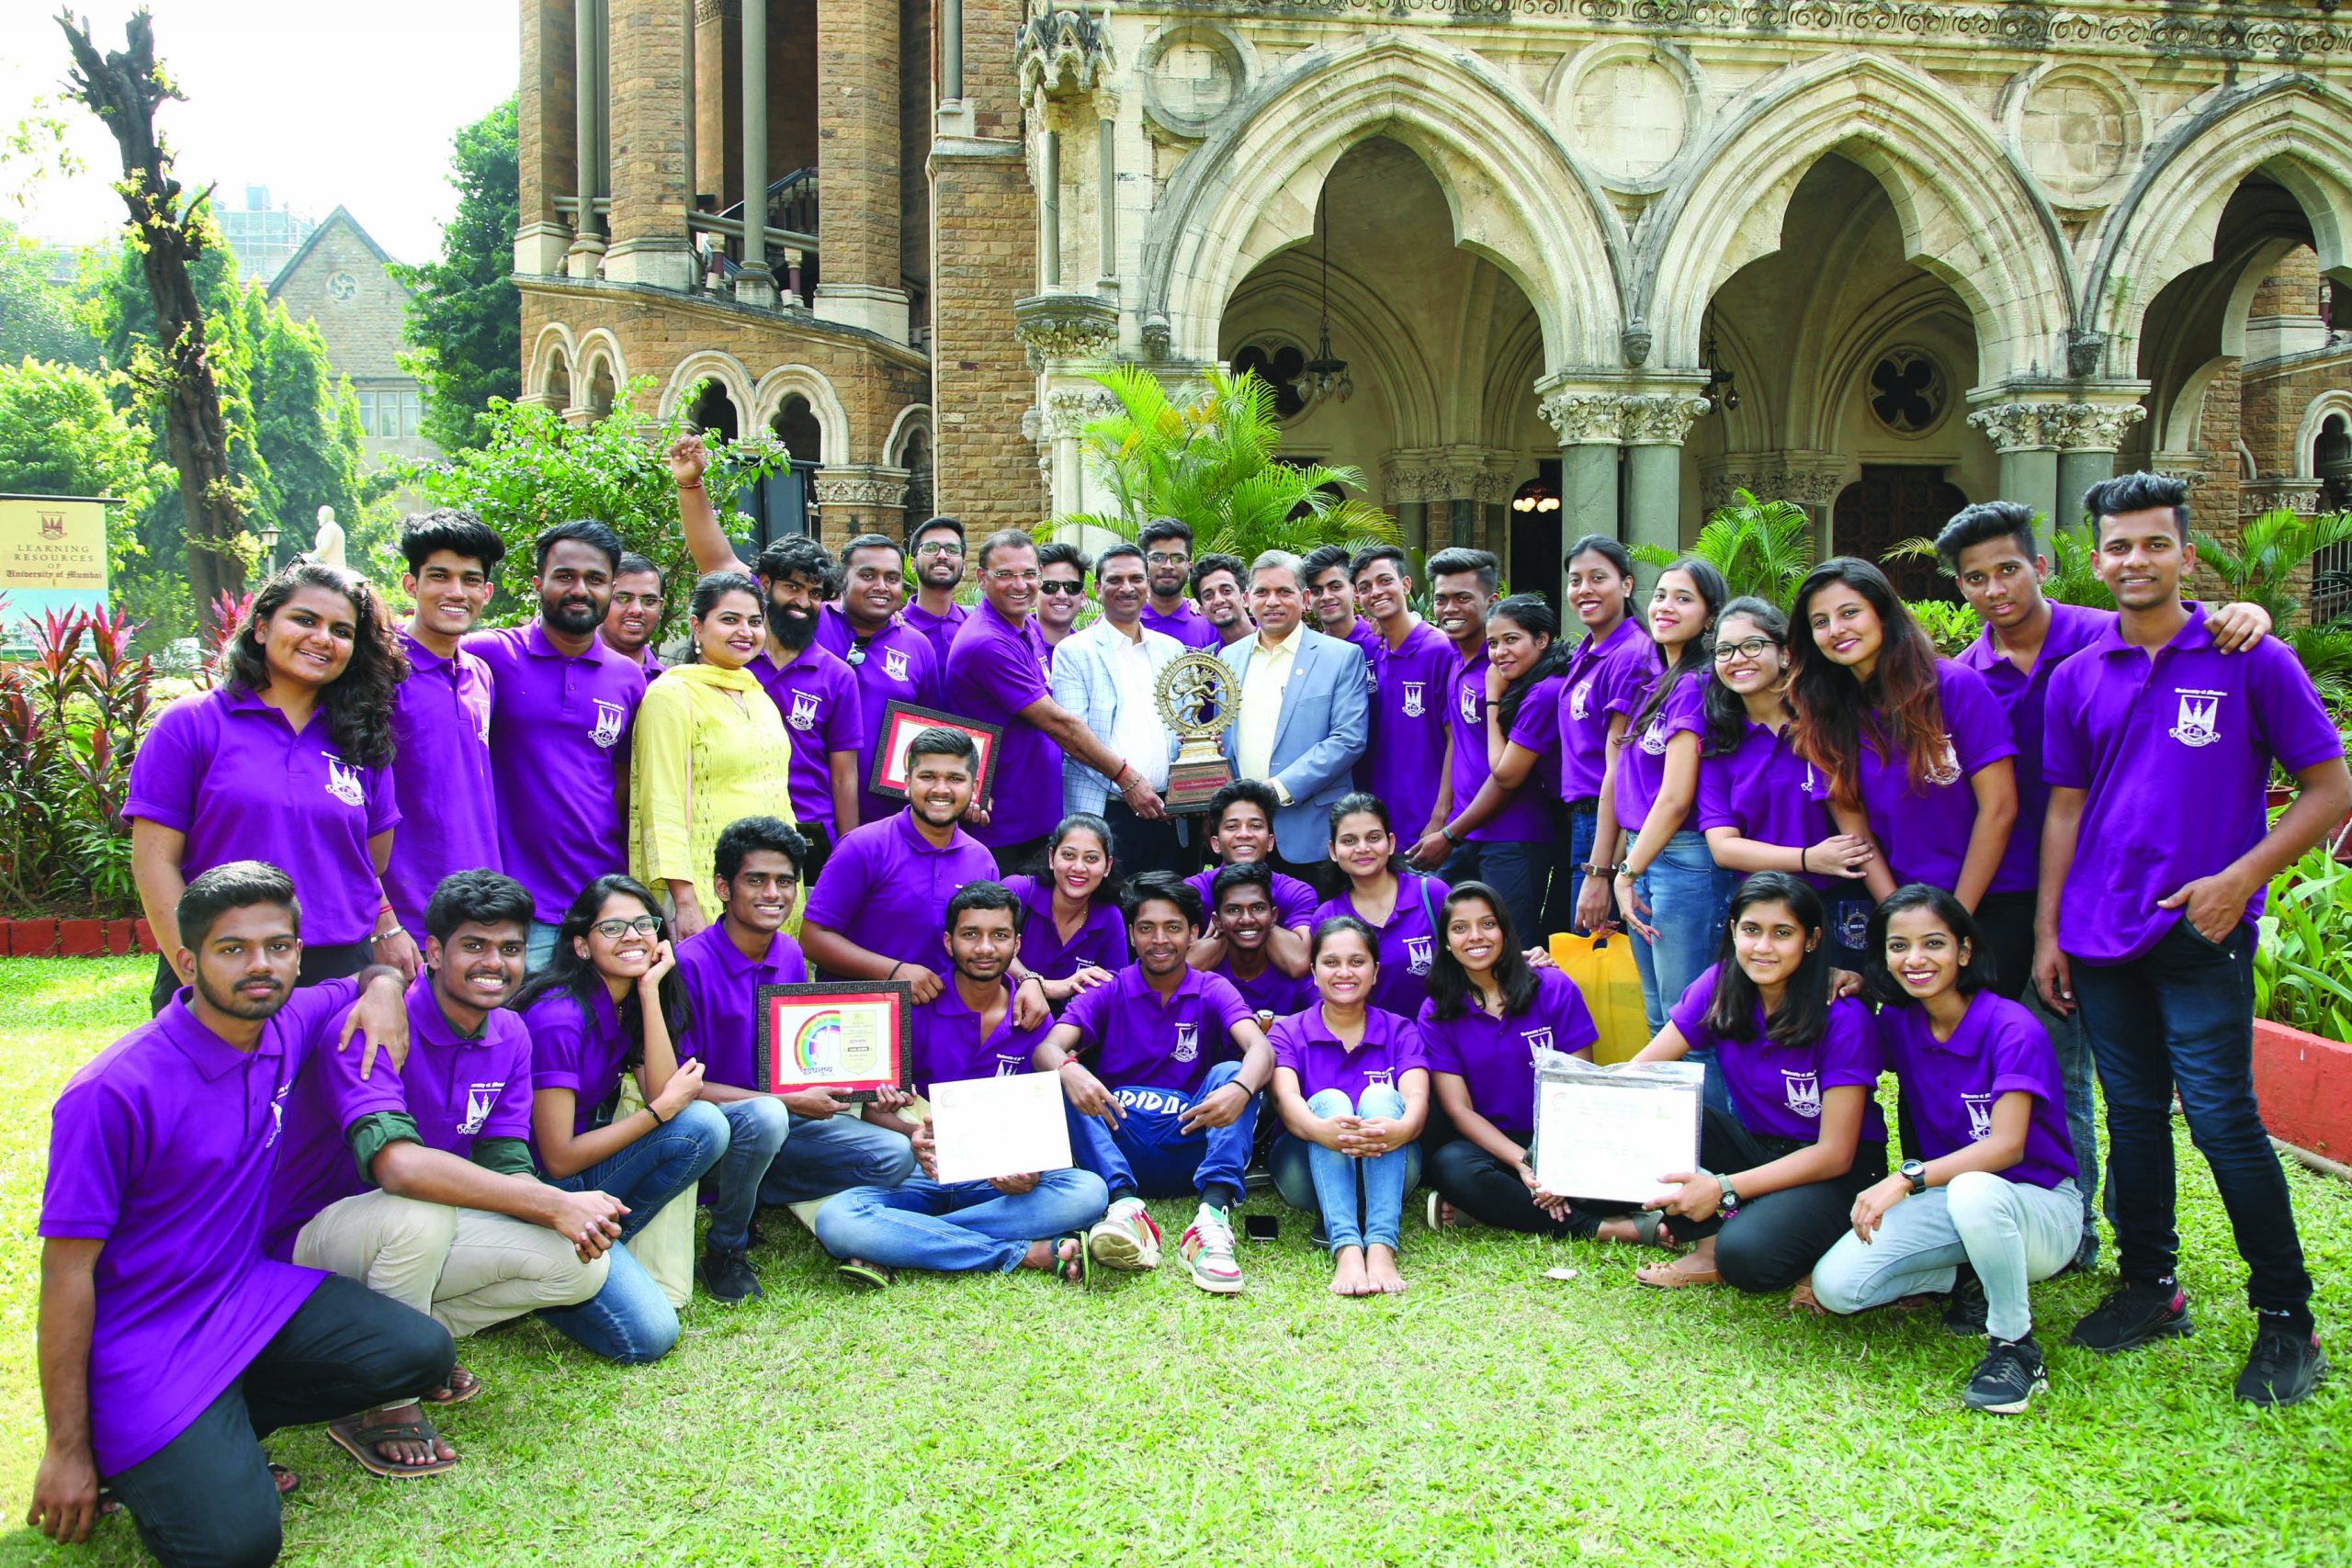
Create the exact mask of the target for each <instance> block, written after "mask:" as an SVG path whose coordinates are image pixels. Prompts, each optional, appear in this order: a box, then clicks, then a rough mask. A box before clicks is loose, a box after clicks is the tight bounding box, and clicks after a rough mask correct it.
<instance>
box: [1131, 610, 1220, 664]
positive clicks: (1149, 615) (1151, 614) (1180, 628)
mask: <svg viewBox="0 0 2352 1568" xmlns="http://www.w3.org/2000/svg"><path fill="white" fill-rule="evenodd" d="M1143 625H1144V629H1145V630H1146V631H1155V632H1166V633H1167V634H1168V635H1169V636H1170V637H1174V638H1175V639H1176V640H1177V641H1178V642H1181V643H1182V644H1183V645H1184V646H1185V647H1186V648H1197V649H1203V650H1204V651H1206V652H1209V653H1215V652H1216V650H1217V649H1218V648H1219V647H1221V646H1222V642H1221V640H1220V639H1219V638H1218V637H1217V635H1216V627H1215V626H1211V625H1209V617H1208V613H1207V612H1206V611H1204V610H1203V609H1202V608H1201V607H1200V606H1199V605H1198V604H1193V602H1192V601H1191V600H1190V599H1179V600H1178V601H1176V613H1175V614H1174V615H1161V614H1160V613H1159V611H1157V610H1155V609H1153V608H1152V607H1151V601H1150V600H1149V599H1148V598H1147V599H1145V600H1144V602H1143Z"/></svg>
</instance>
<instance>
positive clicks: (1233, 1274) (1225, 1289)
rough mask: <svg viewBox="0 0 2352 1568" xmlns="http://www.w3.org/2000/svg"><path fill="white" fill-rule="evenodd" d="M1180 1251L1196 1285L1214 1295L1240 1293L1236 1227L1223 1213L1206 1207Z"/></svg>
mask: <svg viewBox="0 0 2352 1568" xmlns="http://www.w3.org/2000/svg"><path fill="white" fill-rule="evenodd" d="M1176 1250H1177V1251H1178V1252H1180V1253H1182V1255H1183V1258H1184V1267H1185V1268H1186V1269H1188V1270H1189V1271H1190V1272H1191V1274H1192V1276H1193V1284H1195V1285H1198V1286H1199V1287H1200V1288H1201V1289H1202V1290H1204V1291H1206V1292H1209V1293H1210V1294H1211V1295H1216V1296H1231V1295H1238V1294H1239V1293H1240V1292H1241V1265H1240V1264H1239V1263H1238V1262H1236V1261H1234V1257H1233V1224H1232V1222H1231V1221H1229V1220H1227V1218H1226V1217H1225V1211H1224V1210H1223V1209H1219V1208H1215V1207H1213V1206H1211V1205H1209V1204H1207V1203H1204V1204H1202V1205H1201V1207H1200V1212H1199V1213H1195V1214H1194V1215H1193V1223H1192V1224H1190V1225H1189V1226H1187V1227H1186V1228H1185V1231H1184V1236H1183V1239H1182V1241H1180V1242H1178V1243H1177V1244H1176Z"/></svg>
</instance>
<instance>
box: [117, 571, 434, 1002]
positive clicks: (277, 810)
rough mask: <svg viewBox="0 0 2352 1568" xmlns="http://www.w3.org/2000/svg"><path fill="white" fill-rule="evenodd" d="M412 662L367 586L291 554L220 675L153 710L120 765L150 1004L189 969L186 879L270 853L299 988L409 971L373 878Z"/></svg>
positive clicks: (392, 812)
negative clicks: (150, 961)
mask: <svg viewBox="0 0 2352 1568" xmlns="http://www.w3.org/2000/svg"><path fill="white" fill-rule="evenodd" d="M407 673H408V661H407V660H405V659H403V658H402V657H401V653H400V650H399V649H398V647H397V646H396V645H395V643H394V642H393V639H392V621H391V616H390V614H388V613H387V612H386V610H385V608H384V602H383V600H382V599H380V598H379V597H378V596H377V593H376V590H375V589H374V588H373V587H371V586H369V584H368V580H367V579H365V578H363V577H360V576H357V575H356V574H355V573H352V572H348V571H345V570H343V569H342V568H341V567H335V566H329V565H327V564H326V563H324V562H322V561H297V562H295V563H294V564H293V565H291V566H288V567H287V568H285V569H284V570H281V571H279V572H278V573H277V575H276V576H275V577H272V578H271V579H270V580H269V581H267V582H266V583H264V584H263V585H262V589H261V592H259V593H257V594H255V595H254V602H253V607H252V608H251V609H249V610H247V611H246V612H245V617H244V619H243V621H242V622H241V623H239V625H238V627H237V631H236V635H235V636H234V637H232V638H231V639H230V641H229V645H228V647H227V648H226V649H224V650H223V651H222V654H221V660H220V671H219V680H220V683H219V685H218V686H217V687H215V689H213V690H212V691H209V692H198V693H196V694H193V695H190V696H186V697H183V698H181V699H180V700H179V701H177V702H175V703H174V704H172V705H171V706H169V707H167V708H165V709H164V711H163V713H162V714H160V715H159V716H157V717H156V719H155V723H154V727H153V728H151V729H150V730H149V731H148V732H147V738H146V739H145V740H144V742H142V743H141V746H140V748H139V755H138V758H137V760H136V761H133V762H132V763H131V765H130V797H129V798H128V799H127V800H126V801H124V803H123V808H122V814H123V816H124V818H127V819H128V820H129V821H130V870H131V875H132V877H133V879H134V880H135V881H136V882H137V884H138V886H139V902H140V905H141V908H144V909H145V911H146V914H147V923H148V924H149V925H150V926H151V927H153V930H154V932H155V942H156V945H157V946H158V947H159V948H161V949H162V952H163V958H162V961H161V962H160V963H159V964H157V965H156V970H155V988H154V992H153V996H152V997H151V998H150V1001H151V1004H152V1005H153V1008H154V1010H157V1011H161V1010H163V1006H164V1003H165V1002H167V1001H169V1000H170V999H171V998H172V995H173V993H174V992H175V990H176V989H178V987H181V986H182V985H185V984H187V983H188V981H189V980H190V978H191V976H190V974H189V970H188V967H187V954H185V953H182V952H181V950H180V933H179V921H178V919H177V916H176V914H175V910H176V909H177V908H178V905H179V899H180V893H181V890H182V889H183V888H185V887H186V886H187V883H188V880H189V879H190V878H191V877H194V876H196V875H198V874H199V873H202V872H205V871H209V870H210V869H211V868H212V867H214V866H216V865H220V864H224V863H227V862H230V861H238V860H260V861H267V862H268V863H271V864H273V865H277V866H278V867H280V868H281V869H283V870H284V871H285V872H286V874H288V876H290V877H292V878H293V880H294V891H295V894H296V896H297V897H299V898H300V901H301V909H302V968H301V978H300V984H302V985H305V986H309V985H315V984H316V983H318V982H319V981H321V980H329V979H334V978H336V977H338V976H345V975H356V974H357V973H358V972H359V971H360V970H361V969H364V968H366V967H367V966H368V964H369V963H371V962H379V963H385V964H397V965H398V966H399V967H400V969H401V973H402V974H404V975H407V976H412V977H413V976H414V975H415V974H416V967H417V954H416V944H415V943H414V942H413V941H411V940H410V938H409V936H408V934H407V933H406V932H405V931H402V930H401V923H400V919H399V917H398V916H396V915H395V914H394V913H393V912H392V907H391V904H390V902H389V901H388V900H387V899H386V898H385V897H384V889H383V885H382V881H381V878H382V876H383V871H384V865H385V863H386V861H387V860H389V859H390V855H391V852H392V828H393V825H394V824H396V823H397V822H399V821H400V819H401V815H400V810H399V807H397V806H396V805H395V804H394V802H393V799H392V773H391V761H392V693H393V688H394V687H395V686H396V685H397V684H398V683H399V682H400V681H401V678H402V677H404V676H405V675H406V674H407Z"/></svg>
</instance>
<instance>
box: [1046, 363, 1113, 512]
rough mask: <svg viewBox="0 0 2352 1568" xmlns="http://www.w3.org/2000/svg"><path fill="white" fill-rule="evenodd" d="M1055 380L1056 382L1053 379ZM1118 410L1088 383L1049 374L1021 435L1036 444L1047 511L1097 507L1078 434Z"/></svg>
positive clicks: (1087, 510) (1101, 390)
mask: <svg viewBox="0 0 2352 1568" xmlns="http://www.w3.org/2000/svg"><path fill="white" fill-rule="evenodd" d="M1057 382H1058V384H1056V383H1057ZM1118 411H1119V400H1118V399H1116V398H1114V397H1113V396H1112V395H1111V394H1110V393H1108V392H1106V391H1104V390H1103V389H1102V388H1100V387H1098V386H1096V385H1094V384H1093V383H1092V382H1091V381H1079V380H1072V381H1060V378H1048V384H1047V386H1046V393H1045V397H1044V398H1043V400H1041V401H1040V402H1039V403H1038V405H1037V407H1036V408H1035V409H1033V410H1031V411H1030V412H1031V415H1032V416H1033V417H1032V418H1031V419H1028V420H1024V421H1023V430H1024V433H1025V434H1028V435H1029V437H1030V438H1031V439H1032V440H1034V441H1035V442H1036V443H1037V445H1038V454H1037V466H1038V467H1039V468H1042V469H1044V470H1045V474H1046V516H1048V517H1062V516H1066V515H1068V514H1069V513H1073V512H1091V511H1095V510H1098V508H1097V507H1096V506H1094V505H1093V504H1091V502H1092V500H1093V498H1092V497H1091V494H1090V490H1091V485H1090V483H1089V479H1088V476H1087V472H1086V457H1085V451H1084V449H1083V447H1082V446H1080V442H1079V437H1080V436H1081V435H1082V434H1085V432H1086V427H1087V426H1088V425H1089V424H1091V423H1093V422H1094V421H1096V420H1098V419H1103V418H1107V417H1108V416H1110V415H1111V414H1114V413H1116V412H1118Z"/></svg>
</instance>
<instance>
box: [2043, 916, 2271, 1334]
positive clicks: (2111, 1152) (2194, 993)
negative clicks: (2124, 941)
mask: <svg viewBox="0 0 2352 1568" xmlns="http://www.w3.org/2000/svg"><path fill="white" fill-rule="evenodd" d="M2070 967H2071V968H2072V970H2073V974H2074V980H2075V999H2076V1001H2077V1002H2078V1003H2079V1004H2080V1005H2081V1007H2082V1010H2083V1028H2084V1030H2085V1032H2087V1033H2088V1034H2089V1035H2090V1041H2091V1052H2092V1055H2095V1056H2097V1057H2098V1077H2099V1082H2100V1084H2101V1085H2103V1086H2104V1087H2105V1089H2106V1090H2107V1169H2108V1180H2109V1183H2110V1184H2111V1185H2112V1187H2113V1189H2114V1193H2115V1251H2116V1268H2117V1271H2118V1272H2119V1273H2120V1274H2121V1275H2122V1276H2123V1278H2124V1279H2125V1280H2129V1281H2136V1282H2142V1283H2151V1282H2156V1281H2161V1280H2170V1279H2171V1278H2172V1277H2173V1270H2174V1269H2175V1268H2176V1267H2177V1265H2178V1263H2179V1259H2180V1235H2179V1233H2178V1232H2177V1230H2176V1229H2175V1228H2174V1223H2173V1221H2174V1207H2173V1163H2172V1160H2173V1143H2172V1097H2173V1090H2174V1089H2176V1088H2177V1089H2179V1091H2180V1105H2181V1109H2182V1110H2183V1111H2186V1112H2187V1113H2188V1135H2189V1136H2190V1137H2191V1138H2192V1139H2194V1140H2195V1141H2196V1144H2197V1148H2198V1151H2199V1153H2200V1154H2202V1155H2203V1156H2205V1163H2206V1165H2207V1166H2209V1167H2210V1168H2211V1169H2212V1172H2213V1185H2214V1186H2215V1187H2217V1188H2219V1189H2220V1190H2221V1194H2222V1208H2223V1209H2225V1210H2226V1211H2228V1213H2229V1216H2230V1229H2231V1231H2232V1232H2233V1234H2234V1235H2235V1236H2236V1238H2237V1246H2238V1256H2239V1257H2241V1258H2245V1262H2246V1269H2247V1280H2246V1299H2247V1301H2249V1302H2250V1303H2253V1305H2254V1308H2255V1310H2256V1311H2257V1312H2267V1313H2272V1314H2278V1315H2280V1316H2282V1317H2285V1318H2286V1319H2287V1320H2288V1322H2289V1324H2290V1326H2294V1327H2296V1328H2299V1329H2308V1328H2309V1327H2310V1326H2311V1296H2312V1277H2311V1274H2310V1273H2309V1271H2308V1270H2306V1269H2304V1267H2303V1246H2302V1242H2301V1238H2299V1237H2298V1236H2297V1235H2296V1234H2295V1211H2294V1207H2293V1205H2292V1203H2291V1202H2290V1201H2289V1198H2288V1196H2287V1179H2286V1177H2285V1175H2284V1174H2283V1173H2282V1172H2281V1171H2280V1170H2279V1168H2278V1152H2277V1151H2276V1150H2274V1149H2273V1148H2271V1146H2270V1136H2269V1134H2267V1132H2265V1131H2264V1129H2263V1125H2262V1112H2261V1111H2260V1110H2259V1108H2257V1107H2256V1104H2255V1099H2254V928H2253V927H2252V926H2251V925H2247V924H2245V923H2243V922H2241V923H2240V924H2239V925H2238V927H2237V929H2236V930H2235V931H2232V932H2231V933H2230V940H2229V942H2227V943H2226V944H2223V945H2220V946H2217V945H2215V944H2214V943H2212V942H2207V941H2206V940H2205V939H2204V937H2202V936H2200V935H2199V934H2198V932H2197V931H2196V930H2195V929H2193V928H2192V927H2191V926H2190V925H2189V923H2188V921H2187V920H2186V919H2184V920H2182V921H2180V922H2179V923H2178V924H2177V925H2176V926H2174V927H2173V928H2172V930H2170V931H2166V932H2165V934H2164V935H2163V936H2162V937H2161V938H2159V939H2158V940H2157V942H2156V945H2155V946H2154V947H2153V948H2151V949H2149V950H2148V951H2147V952H2146V953H2143V954H2142V955H2141V956H2140V957H2138V958H2134V959H2131V960H2130V961H2128V962H2126V963H2122V964H2085V963H2082V962H2080V961H2076V962H2075V963H2074V964H2072V965H2070Z"/></svg>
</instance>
